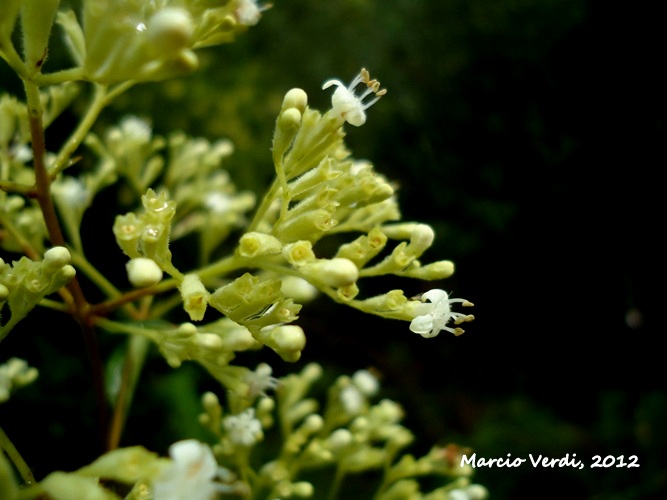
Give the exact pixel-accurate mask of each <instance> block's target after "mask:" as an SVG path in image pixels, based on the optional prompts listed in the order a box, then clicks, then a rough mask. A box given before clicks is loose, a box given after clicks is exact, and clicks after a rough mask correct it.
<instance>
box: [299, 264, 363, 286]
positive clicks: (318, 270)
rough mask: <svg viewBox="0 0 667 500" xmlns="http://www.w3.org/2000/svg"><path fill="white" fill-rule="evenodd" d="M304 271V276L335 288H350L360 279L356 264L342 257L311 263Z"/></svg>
mask: <svg viewBox="0 0 667 500" xmlns="http://www.w3.org/2000/svg"><path fill="white" fill-rule="evenodd" d="M302 270H303V272H304V274H307V275H308V276H310V277H312V278H313V279H315V280H317V281H319V282H321V283H322V284H324V285H326V286H330V287H333V288H339V287H346V286H350V285H352V284H353V283H354V282H356V281H357V279H358V278H359V269H358V268H357V266H356V265H355V264H354V262H352V261H351V260H349V259H345V258H341V257H335V258H333V259H320V260H317V261H315V262H309V263H307V264H305V265H304V266H303V267H302Z"/></svg>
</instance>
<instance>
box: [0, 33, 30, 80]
mask: <svg viewBox="0 0 667 500" xmlns="http://www.w3.org/2000/svg"><path fill="white" fill-rule="evenodd" d="M0 57H2V58H3V59H4V60H5V61H6V62H7V64H9V66H10V67H11V68H12V69H13V70H14V71H16V74H17V75H19V76H20V77H21V78H24V77H25V76H27V74H28V73H27V71H26V68H25V63H24V62H23V59H21V56H19V54H18V52H16V49H15V48H14V44H13V43H12V41H11V39H10V38H9V37H3V38H2V39H1V40H0Z"/></svg>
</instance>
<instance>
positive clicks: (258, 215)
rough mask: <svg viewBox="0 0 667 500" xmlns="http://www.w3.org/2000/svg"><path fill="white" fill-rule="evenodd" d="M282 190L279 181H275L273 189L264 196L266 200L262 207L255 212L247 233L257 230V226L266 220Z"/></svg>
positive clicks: (263, 201)
mask: <svg viewBox="0 0 667 500" xmlns="http://www.w3.org/2000/svg"><path fill="white" fill-rule="evenodd" d="M279 189H280V184H279V182H278V180H277V179H276V180H275V181H273V184H272V185H271V188H270V189H269V191H268V192H267V193H266V196H264V199H263V200H262V203H261V205H260V206H259V208H258V209H257V211H256V212H255V215H254V217H253V218H252V221H251V222H250V224H249V225H248V229H247V230H246V231H247V232H252V231H255V230H256V229H257V226H259V224H260V223H261V222H262V219H263V218H264V215H265V214H266V212H267V210H268V209H269V208H270V207H271V205H272V204H273V200H275V199H276V196H278V190H279Z"/></svg>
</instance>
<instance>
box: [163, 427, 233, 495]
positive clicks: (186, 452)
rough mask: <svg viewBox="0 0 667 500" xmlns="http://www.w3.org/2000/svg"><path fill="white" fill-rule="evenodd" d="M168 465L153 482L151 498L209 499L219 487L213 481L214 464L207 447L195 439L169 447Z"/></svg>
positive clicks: (215, 467) (216, 465)
mask: <svg viewBox="0 0 667 500" xmlns="http://www.w3.org/2000/svg"><path fill="white" fill-rule="evenodd" d="M169 456H170V457H171V459H172V460H173V463H172V465H171V466H170V467H169V468H167V469H166V470H165V471H164V472H163V473H162V475H161V476H160V477H159V478H158V480H157V481H155V483H153V498H154V500H211V498H212V497H213V495H214V494H215V493H216V492H217V491H219V490H220V488H219V486H220V485H219V484H216V483H214V482H213V479H214V478H215V477H216V476H217V475H218V464H217V462H216V461H215V457H214V456H213V452H212V451H211V448H210V447H209V446H208V445H206V444H204V443H200V442H199V441H197V440H195V439H188V440H185V441H179V442H177V443H174V444H172V445H171V446H170V447H169Z"/></svg>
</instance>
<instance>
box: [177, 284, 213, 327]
mask: <svg viewBox="0 0 667 500" xmlns="http://www.w3.org/2000/svg"><path fill="white" fill-rule="evenodd" d="M178 288H179V290H180V292H181V297H182V298H183V308H184V309H185V311H186V312H187V313H188V314H189V315H190V319H191V320H192V321H201V320H202V319H204V313H206V306H207V305H208V300H209V297H210V294H209V293H208V290H206V287H205V286H204V284H203V283H202V282H201V280H200V279H199V276H197V275H196V274H194V273H192V274H186V275H185V276H184V277H183V281H182V282H181V285H180V286H179V287H178Z"/></svg>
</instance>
